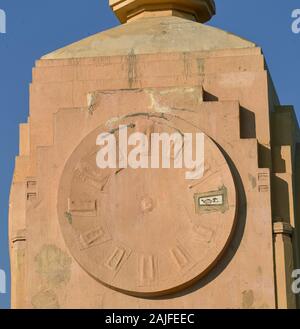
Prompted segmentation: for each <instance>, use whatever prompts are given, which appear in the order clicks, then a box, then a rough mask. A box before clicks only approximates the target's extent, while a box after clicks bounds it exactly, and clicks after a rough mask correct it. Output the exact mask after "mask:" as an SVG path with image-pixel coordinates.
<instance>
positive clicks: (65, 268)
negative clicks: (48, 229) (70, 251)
mask: <svg viewBox="0 0 300 329" xmlns="http://www.w3.org/2000/svg"><path fill="white" fill-rule="evenodd" d="M35 262H36V266H37V272H38V273H39V274H40V276H41V278H42V279H43V280H44V281H45V283H46V284H47V285H48V286H50V287H59V286H60V285H62V284H66V283H67V282H68V281H69V280H70V277H71V263H72V259H71V257H69V256H68V255H67V254H66V253H65V252H63V251H62V250H61V249H59V248H58V247H56V246H54V245H44V246H43V247H42V249H41V251H40V253H39V254H38V255H37V256H36V257H35Z"/></svg>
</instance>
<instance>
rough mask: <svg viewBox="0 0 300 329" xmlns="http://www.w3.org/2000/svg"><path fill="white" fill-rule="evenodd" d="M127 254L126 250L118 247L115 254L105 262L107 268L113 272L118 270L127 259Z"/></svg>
mask: <svg viewBox="0 0 300 329" xmlns="http://www.w3.org/2000/svg"><path fill="white" fill-rule="evenodd" d="M125 254H126V250H125V249H124V248H120V247H116V248H115V250H114V251H113V253H112V254H111V255H110V256H109V258H108V259H107V261H106V262H105V266H106V267H108V268H109V269H110V270H112V271H116V270H118V269H119V267H120V265H121V263H122V261H123V259H124V257H125Z"/></svg>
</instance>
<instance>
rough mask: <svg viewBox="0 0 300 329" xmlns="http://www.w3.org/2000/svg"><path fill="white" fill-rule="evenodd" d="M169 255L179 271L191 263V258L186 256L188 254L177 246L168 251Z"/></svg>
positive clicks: (181, 247)
mask: <svg viewBox="0 0 300 329" xmlns="http://www.w3.org/2000/svg"><path fill="white" fill-rule="evenodd" d="M170 252H171V255H172V258H173V260H174V261H175V263H176V264H177V266H179V268H180V269H183V268H185V267H187V266H188V265H190V263H191V257H190V255H189V254H188V252H187V251H186V250H185V249H184V248H183V246H181V245H180V244H178V245H177V246H176V247H175V248H173V249H171V250H170Z"/></svg>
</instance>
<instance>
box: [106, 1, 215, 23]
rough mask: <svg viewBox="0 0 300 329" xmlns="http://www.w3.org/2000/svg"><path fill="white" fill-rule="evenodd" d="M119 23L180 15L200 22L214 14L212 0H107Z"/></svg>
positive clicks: (207, 19) (205, 20)
mask: <svg viewBox="0 0 300 329" xmlns="http://www.w3.org/2000/svg"><path fill="white" fill-rule="evenodd" d="M109 4H110V7H111V8H112V10H113V11H114V13H115V14H116V16H117V17H118V18H119V20H120V22H121V23H126V22H128V21H129V20H132V19H136V18H140V17H149V16H181V17H186V18H190V19H193V20H195V21H198V22H200V23H204V22H207V21H209V20H210V19H211V17H212V16H214V15H215V13H216V12H215V2H214V0H109Z"/></svg>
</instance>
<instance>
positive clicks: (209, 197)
mask: <svg viewBox="0 0 300 329" xmlns="http://www.w3.org/2000/svg"><path fill="white" fill-rule="evenodd" d="M194 200H195V206H196V213H207V212H212V211H220V212H225V211H226V210H228V200H227V189H226V187H225V186H223V187H221V188H220V189H219V190H218V191H211V192H205V193H196V194H195V195H194Z"/></svg>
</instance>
